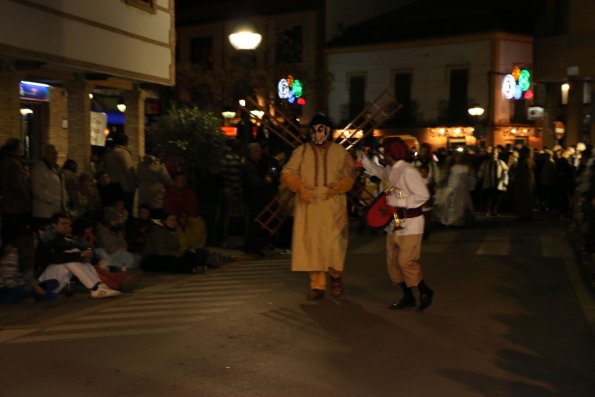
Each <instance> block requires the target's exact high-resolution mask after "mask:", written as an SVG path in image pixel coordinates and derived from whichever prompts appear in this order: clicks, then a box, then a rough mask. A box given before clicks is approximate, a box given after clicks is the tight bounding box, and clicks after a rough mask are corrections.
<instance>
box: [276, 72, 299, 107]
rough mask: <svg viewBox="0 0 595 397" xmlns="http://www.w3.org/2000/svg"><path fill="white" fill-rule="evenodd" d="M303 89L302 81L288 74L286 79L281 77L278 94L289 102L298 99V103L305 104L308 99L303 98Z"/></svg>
mask: <svg viewBox="0 0 595 397" xmlns="http://www.w3.org/2000/svg"><path fill="white" fill-rule="evenodd" d="M303 90H304V86H303V84H302V82H301V81H299V80H297V79H294V78H293V76H292V75H288V76H287V78H286V79H281V80H279V82H278V83H277V95H279V98H281V99H285V100H287V102H289V103H295V102H296V101H297V103H298V105H303V104H305V103H306V101H305V100H304V99H303V98H302V94H303ZM300 99H301V100H300Z"/></svg>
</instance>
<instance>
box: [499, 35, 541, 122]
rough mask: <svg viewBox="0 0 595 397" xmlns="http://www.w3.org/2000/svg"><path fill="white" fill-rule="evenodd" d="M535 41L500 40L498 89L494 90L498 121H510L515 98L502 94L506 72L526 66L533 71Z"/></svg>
mask: <svg viewBox="0 0 595 397" xmlns="http://www.w3.org/2000/svg"><path fill="white" fill-rule="evenodd" d="M532 63H533V43H532V41H510V40H503V41H500V42H499V56H498V58H497V60H496V69H497V70H496V72H497V73H496V74H497V76H499V78H497V79H496V89H495V90H494V112H495V114H494V120H495V122H496V123H507V122H509V121H510V117H511V111H512V107H513V105H514V103H513V101H514V100H513V99H512V100H511V99H506V98H504V96H503V95H502V92H501V85H502V80H503V76H504V74H509V73H510V72H511V71H512V68H513V67H514V66H515V65H516V66H524V67H526V68H528V69H529V71H530V72H533V65H532Z"/></svg>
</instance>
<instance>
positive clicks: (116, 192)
mask: <svg viewBox="0 0 595 397" xmlns="http://www.w3.org/2000/svg"><path fill="white" fill-rule="evenodd" d="M95 179H97V192H98V193H99V199H100V201H101V207H102V208H105V207H111V206H112V205H114V203H115V202H116V200H117V199H119V198H120V199H121V198H123V197H124V191H123V190H122V187H121V186H120V185H119V184H117V183H113V182H112V180H111V178H110V176H109V174H108V173H107V172H106V171H100V172H98V173H97V175H96V176H95Z"/></svg>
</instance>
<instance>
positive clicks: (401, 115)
mask: <svg viewBox="0 0 595 397" xmlns="http://www.w3.org/2000/svg"><path fill="white" fill-rule="evenodd" d="M412 81H413V75H412V74H411V73H409V72H398V73H395V77H394V93H395V98H396V99H397V102H399V103H400V104H401V105H403V107H402V108H401V109H400V110H399V111H398V112H397V113H396V114H395V116H394V118H393V120H394V122H395V124H396V125H404V124H410V123H412V122H414V114H413V113H414V106H413V103H412V101H411V86H412Z"/></svg>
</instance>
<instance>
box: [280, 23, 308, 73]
mask: <svg viewBox="0 0 595 397" xmlns="http://www.w3.org/2000/svg"><path fill="white" fill-rule="evenodd" d="M275 61H276V62H277V63H289V64H292V63H301V62H302V27H301V26H294V27H292V28H287V29H277V39H276V44H275Z"/></svg>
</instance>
